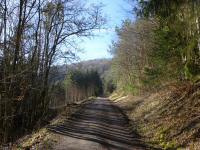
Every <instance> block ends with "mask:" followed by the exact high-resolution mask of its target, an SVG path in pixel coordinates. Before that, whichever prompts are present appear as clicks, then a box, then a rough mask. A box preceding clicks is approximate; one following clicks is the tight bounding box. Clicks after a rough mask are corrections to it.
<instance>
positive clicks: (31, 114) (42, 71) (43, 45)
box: [0, 0, 105, 143]
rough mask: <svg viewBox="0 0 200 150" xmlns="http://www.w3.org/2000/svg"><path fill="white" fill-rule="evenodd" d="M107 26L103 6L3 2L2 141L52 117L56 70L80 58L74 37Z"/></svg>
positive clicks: (42, 1)
mask: <svg viewBox="0 0 200 150" xmlns="http://www.w3.org/2000/svg"><path fill="white" fill-rule="evenodd" d="M104 23H105V19H104V17H103V16H102V14H101V5H92V6H88V5H86V4H84V3H82V2H79V1H77V0H70V1H66V0H59V1H57V0H30V1H29V0H17V1H12V0H1V1H0V35H1V36H0V122H1V123H0V143H1V142H9V141H12V140H15V139H16V138H18V137H20V136H21V135H23V133H26V132H28V131H30V130H31V129H33V128H36V127H38V126H40V124H42V120H44V119H45V118H46V117H48V115H49V112H48V104H49V99H50V94H49V93H51V92H50V91H51V86H52V84H53V83H50V81H49V74H50V69H51V66H52V65H53V64H54V63H55V62H56V61H58V60H59V59H67V60H70V59H74V57H75V55H76V54H75V51H76V46H75V43H74V39H75V38H77V37H88V36H91V34H92V30H95V29H99V28H101V26H102V25H103V24H104ZM16 129H17V130H16Z"/></svg>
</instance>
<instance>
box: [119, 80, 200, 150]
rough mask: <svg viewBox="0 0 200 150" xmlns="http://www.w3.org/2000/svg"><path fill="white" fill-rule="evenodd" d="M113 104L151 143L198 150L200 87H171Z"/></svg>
mask: <svg viewBox="0 0 200 150" xmlns="http://www.w3.org/2000/svg"><path fill="white" fill-rule="evenodd" d="M115 101H116V103H117V104H118V105H120V107H122V108H123V109H124V110H125V111H126V113H127V114H128V116H129V118H130V119H131V120H132V121H133V123H134V125H136V126H137V130H138V131H139V132H140V134H141V135H143V136H144V137H145V138H146V140H147V141H148V142H150V143H151V144H154V145H159V146H160V147H162V148H163V149H178V148H180V147H182V149H183V147H185V149H189V150H199V149H200V148H199V147H200V84H196V85H193V86H192V85H190V84H189V83H185V84H182V85H181V86H180V85H176V84H174V85H172V84H171V85H168V86H167V87H165V88H164V89H162V90H161V91H159V92H157V93H153V94H150V95H145V96H138V97H134V96H128V97H123V98H120V99H119V98H118V99H115Z"/></svg>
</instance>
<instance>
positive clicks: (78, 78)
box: [64, 70, 103, 103]
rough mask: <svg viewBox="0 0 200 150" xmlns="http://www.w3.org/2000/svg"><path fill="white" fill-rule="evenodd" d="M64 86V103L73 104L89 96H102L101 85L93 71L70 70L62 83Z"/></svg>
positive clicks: (99, 78)
mask: <svg viewBox="0 0 200 150" xmlns="http://www.w3.org/2000/svg"><path fill="white" fill-rule="evenodd" d="M64 84H65V86H66V94H65V95H66V98H65V100H66V102H67V103H73V102H76V101H80V100H84V99H86V98H88V97H91V96H101V95H102V94H103V83H102V79H101V77H100V75H99V73H98V72H97V71H95V70H90V71H80V70H71V71H70V73H69V74H68V75H67V77H66V80H65V81H64Z"/></svg>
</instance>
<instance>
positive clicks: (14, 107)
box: [0, 0, 200, 150]
mask: <svg viewBox="0 0 200 150" xmlns="http://www.w3.org/2000/svg"><path fill="white" fill-rule="evenodd" d="M130 6H131V7H132V11H131V12H129V13H131V15H132V16H134V17H133V18H134V19H132V20H131V19H126V20H124V21H123V23H122V25H121V26H118V27H116V28H115V33H116V37H117V38H115V39H114V40H113V41H112V42H111V43H112V44H111V45H110V46H109V50H108V52H109V53H110V54H111V55H112V58H110V59H95V60H89V61H81V62H76V63H69V64H62V65H58V64H59V63H58V62H61V61H62V60H65V61H67V62H71V61H73V60H75V59H77V50H78V43H76V39H81V38H83V37H92V36H93V31H94V30H100V29H104V27H105V25H106V21H107V20H106V17H105V16H104V15H103V14H102V7H103V5H101V4H98V5H87V4H86V3H83V2H82V1H79V0H17V1H12V0H0V145H1V144H2V143H8V142H14V141H15V140H17V139H19V138H20V137H22V136H23V135H26V134H28V133H31V132H32V131H34V130H37V129H40V128H41V127H43V126H44V125H46V124H47V123H48V121H49V120H51V119H52V118H54V117H55V116H56V115H57V114H56V113H55V112H53V111H52V110H51V109H50V107H60V106H67V105H69V104H72V103H74V102H79V101H83V100H87V99H89V98H91V97H93V98H94V99H95V98H96V97H99V96H101V97H109V99H111V100H112V99H114V100H116V99H117V100H118V97H120V96H121V97H122V96H123V97H122V99H123V98H124V97H126V96H127V97H128V100H130V101H131V104H127V105H128V106H127V110H123V111H124V112H126V113H127V112H128V113H127V114H128V115H130V116H128V117H130V118H129V119H130V120H131V119H132V120H133V122H135V124H138V126H139V127H138V128H137V129H138V132H141V135H143V136H144V137H145V138H147V139H148V140H149V141H148V140H147V141H148V142H150V143H151V144H152V143H153V144H155V145H159V146H160V147H161V148H162V149H177V148H178V147H179V146H183V145H184V146H186V145H188V143H189V141H192V140H193V141H195V140H196V141H198V139H199V135H200V127H199V125H200V122H199V116H200V111H199V110H200V108H199V107H200V101H199V100H200V1H197V0H196V1H195V0H192V1H190V0H131V2H130ZM151 94H152V95H153V94H155V95H153V96H152V97H153V98H152V97H151ZM149 95H150V96H149ZM158 95H159V96H158ZM145 96H146V97H148V98H146V97H145ZM154 96H155V97H154ZM113 97H114V98H113ZM121 97H120V98H121ZM135 97H136V102H135ZM137 97H139V98H138V99H139V100H138V99H137ZM141 97H142V98H141ZM141 99H142V101H140V100H141ZM146 99H147V100H149V101H145V100H146ZM161 99H162V100H161ZM114 100H113V101H114ZM120 100H121V99H119V101H120ZM137 100H138V101H137ZM97 106H98V105H97ZM104 106H105V107H107V105H104ZM154 106H155V107H154ZM113 108H115V109H116V110H118V108H116V107H115V106H112V109H113ZM106 109H107V108H104V109H102V110H105V112H106V111H108V112H109V110H106ZM143 111H144V112H143ZM144 115H145V116H144ZM149 116H150V117H149ZM107 117H110V116H107ZM131 117H135V118H131ZM138 118H139V119H138ZM102 120H103V119H102ZM111 120H112V119H111ZM155 122H156V123H155ZM135 124H134V125H135ZM102 128H103V127H102ZM135 128H136V127H135ZM16 129H17V130H16ZM193 129H194V130H193ZM147 130H148V131H147ZM152 132H153V133H152ZM183 134H184V135H185V134H186V135H185V136H182V135H183ZM181 136H182V137H181ZM151 138H153V140H152V139H151ZM152 141H153V142H152ZM155 141H156V142H155ZM199 145H200V144H199V143H198V144H197V146H199ZM160 147H159V148H160ZM0 148H1V147H0ZM198 148H199V147H198ZM198 148H197V149H198ZM191 149H194V150H195V148H191Z"/></svg>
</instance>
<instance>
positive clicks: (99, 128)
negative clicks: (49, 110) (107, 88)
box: [48, 98, 148, 150]
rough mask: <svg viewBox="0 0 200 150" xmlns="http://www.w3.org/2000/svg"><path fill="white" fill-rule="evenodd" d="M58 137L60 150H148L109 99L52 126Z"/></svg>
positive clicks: (91, 104)
mask: <svg viewBox="0 0 200 150" xmlns="http://www.w3.org/2000/svg"><path fill="white" fill-rule="evenodd" d="M48 129H49V130H50V131H52V132H55V133H57V134H58V135H59V138H60V140H59V142H58V143H57V144H56V145H55V147H54V149H57V150H61V149H62V150H64V149H65V150H114V149H119V150H140V149H142V150H143V149H148V148H147V147H146V146H145V144H144V143H143V142H142V140H141V139H140V138H139V136H138V135H137V134H136V133H134V132H132V131H131V130H130V128H129V124H128V119H127V117H126V116H125V115H124V114H123V113H122V111H121V110H120V108H118V107H117V106H116V105H114V104H113V103H112V102H111V101H109V100H108V99H103V98H99V99H97V100H95V101H92V102H90V103H88V104H85V105H84V106H83V107H82V108H81V109H80V110H79V111H77V112H76V113H74V114H73V115H72V117H71V119H69V120H66V121H65V122H64V123H63V124H60V125H54V126H50V127H49V128H48Z"/></svg>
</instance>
